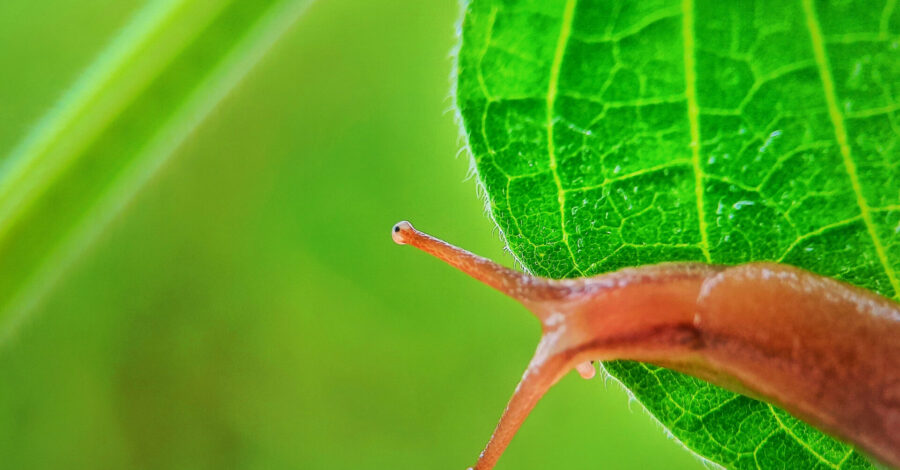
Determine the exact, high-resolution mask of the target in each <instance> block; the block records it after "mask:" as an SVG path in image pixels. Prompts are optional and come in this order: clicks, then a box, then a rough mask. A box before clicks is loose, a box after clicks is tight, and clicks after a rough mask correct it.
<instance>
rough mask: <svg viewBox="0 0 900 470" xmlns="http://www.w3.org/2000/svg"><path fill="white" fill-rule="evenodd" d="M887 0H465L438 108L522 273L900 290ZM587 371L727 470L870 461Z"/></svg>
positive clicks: (895, 37)
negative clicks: (450, 96) (448, 100)
mask: <svg viewBox="0 0 900 470" xmlns="http://www.w3.org/2000/svg"><path fill="white" fill-rule="evenodd" d="M895 4H896V2H895V1H893V0H888V1H886V2H885V1H880V2H879V1H869V2H853V3H848V2H844V3H838V2H825V1H819V2H816V3H815V4H813V2H812V0H804V1H791V2H779V1H758V2H728V1H722V0H696V1H691V0H686V1H684V2H680V3H679V2H674V1H641V2H625V1H588V0H580V1H577V0H556V1H537V0H535V1H527V2H526V1H517V2H509V1H499V0H497V1H491V0H474V1H472V2H471V3H470V4H469V5H468V7H467V11H466V14H465V18H464V22H463V26H462V44H461V49H460V53H459V58H458V61H459V62H458V83H457V106H458V108H459V111H460V113H461V115H462V118H463V124H464V127H465V131H466V135H467V137H468V143H469V146H470V149H471V152H472V154H473V156H474V159H475V162H476V167H477V171H478V175H479V179H480V180H481V182H482V183H483V185H484V187H485V189H486V191H487V195H488V198H489V202H490V207H491V211H492V214H493V216H494V218H495V220H496V222H497V224H498V225H499V227H500V229H501V230H502V231H503V233H504V235H505V237H506V240H507V242H508V244H509V247H510V249H511V250H512V252H513V253H514V254H515V255H516V257H517V258H518V259H519V260H520V261H521V262H522V264H524V266H525V267H526V268H528V269H529V270H531V271H532V272H534V273H536V274H540V275H545V276H552V277H573V276H581V275H594V274H598V273H603V272H608V271H612V270H615V269H619V268H622V267H625V266H634V265H642V264H651V263H658V262H662V261H688V260H690V261H708V262H713V263H724V264H733V263H742V262H747V261H751V260H775V261H780V262H784V263H789V264H793V265H797V266H801V267H803V268H806V269H809V270H811V271H815V272H818V273H821V274H824V275H827V276H833V277H835V278H838V279H841V280H844V281H848V282H851V283H854V284H856V285H859V286H863V287H865V288H868V289H872V290H874V291H877V292H879V293H881V294H883V295H885V296H888V297H893V298H897V293H898V292H900V283H898V279H900V153H898V147H897V144H898V141H900V138H898V137H900V101H898V95H900V8H896V5H895ZM606 368H607V370H608V371H609V372H610V373H611V374H612V375H613V376H614V377H616V378H617V379H619V380H620V381H622V382H623V383H624V384H625V385H626V386H627V387H628V388H629V389H630V390H631V391H632V392H633V393H634V395H635V396H636V397H637V398H638V399H639V400H640V401H641V402H642V403H643V404H644V405H645V406H646V407H647V408H648V409H649V410H650V412H651V413H652V414H653V415H654V416H655V417H656V418H657V419H658V420H659V421H660V422H661V423H662V424H663V425H665V426H666V427H667V428H668V429H669V430H670V431H671V432H672V434H673V435H674V436H675V437H676V438H678V439H679V440H680V441H681V442H683V443H684V444H685V445H686V446H687V447H688V448H690V449H692V450H693V451H695V452H697V453H698V454H700V455H702V456H703V457H705V458H707V459H710V460H712V461H715V462H718V463H720V464H722V465H724V466H726V467H729V468H765V469H769V468H841V469H847V468H868V467H869V463H868V462H866V461H865V459H863V458H862V457H861V456H860V455H859V454H858V453H856V452H855V451H853V450H852V449H851V448H850V447H849V446H847V445H844V444H842V443H839V442H837V441H835V440H833V439H831V438H830V437H827V436H825V435H824V434H822V433H821V432H819V431H817V430H815V429H812V428H810V427H809V426H807V425H806V424H804V423H802V422H800V421H798V420H796V419H794V418H792V417H790V416H788V415H787V414H786V413H784V412H782V411H780V410H778V409H775V408H773V407H771V406H769V405H768V404H766V403H762V402H758V401H754V400H751V399H749V398H746V397H743V396H739V395H736V394H733V393H731V392H727V391H724V390H722V389H719V388H716V387H714V386H711V385H709V384H707V383H705V382H702V381H700V380H696V379H693V378H690V377H687V376H684V375H681V374H678V373H675V372H672V371H669V370H665V369H659V368H655V367H651V366H647V365H643V364H637V363H632V362H613V363H608V364H606Z"/></svg>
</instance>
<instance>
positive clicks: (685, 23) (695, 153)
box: [681, 0, 712, 262]
mask: <svg viewBox="0 0 900 470" xmlns="http://www.w3.org/2000/svg"><path fill="white" fill-rule="evenodd" d="M681 29H682V36H683V42H684V87H685V90H684V93H685V95H686V96H687V115H688V122H689V123H690V128H691V163H692V166H693V168H694V195H695V197H696V199H697V221H698V223H699V225H700V249H701V250H703V256H705V257H706V261H707V262H710V261H712V258H711V257H710V256H709V234H708V233H707V229H706V215H705V213H704V210H703V168H701V167H700V106H699V105H698V104H697V73H696V65H695V58H694V2H693V0H682V2H681Z"/></svg>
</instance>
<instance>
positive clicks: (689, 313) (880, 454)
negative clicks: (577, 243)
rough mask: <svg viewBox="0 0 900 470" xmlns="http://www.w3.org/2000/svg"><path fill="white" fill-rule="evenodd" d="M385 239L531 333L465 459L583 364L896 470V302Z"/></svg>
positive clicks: (745, 268) (794, 275) (495, 445)
mask: <svg viewBox="0 0 900 470" xmlns="http://www.w3.org/2000/svg"><path fill="white" fill-rule="evenodd" d="M391 235H392V237H393V239H394V241H395V242H397V243H399V244H401V245H407V244H408V245H412V246H415V247H416V248H419V249H421V250H423V251H425V252H427V253H430V254H431V255H433V256H435V257H437V258H439V259H441V260H443V261H445V262H446V263H448V264H450V265H451V266H454V267H456V268H457V269H459V270H461V271H463V272H465V273H466V274H468V275H470V276H472V277H473V278H475V279H478V280H479V281H481V282H483V283H485V284H487V285H489V286H491V287H493V288H494V289H497V290H499V291H500V292H503V293H504V294H506V295H508V296H510V297H512V298H514V299H516V300H518V301H519V302H520V303H522V304H523V305H524V306H525V307H527V308H528V309H529V310H530V311H531V312H533V313H534V315H535V316H536V317H537V318H538V319H539V320H540V322H541V327H542V331H543V334H542V336H541V340H540V342H539V343H538V347H537V350H536V351H535V354H534V357H533V358H532V359H531V362H530V363H529V364H528V367H527V368H526V369H525V372H524V374H523V375H522V379H521V381H520V382H519V385H518V386H517V387H516V389H515V392H514V393H513V396H512V398H511V399H510V401H509V405H508V406H507V408H506V410H505V411H504V413H503V415H502V416H501V418H500V422H499V423H498V425H497V428H496V429H495V431H494V433H493V435H492V436H491V438H490V440H489V441H488V444H487V446H486V447H485V449H484V451H483V452H482V453H481V455H480V457H479V458H478V462H477V463H476V464H475V466H474V467H472V468H473V469H474V470H489V469H491V468H493V467H494V465H495V464H496V462H497V460H498V459H499V458H500V456H501V454H502V453H503V451H504V450H505V449H506V447H507V445H508V444H509V442H510V441H511V440H512V438H513V436H514V435H515V433H516V431H517V430H518V429H519V427H520V426H521V425H522V423H523V422H524V421H525V419H526V417H527V416H528V414H529V413H530V412H531V410H532V409H533V408H534V406H535V405H536V404H537V402H538V401H539V400H540V398H541V397H542V396H543V395H544V393H546V392H547V390H548V389H549V388H550V387H552V386H553V384H555V383H556V382H557V381H558V380H559V379H560V378H561V377H562V376H563V375H565V374H566V373H567V372H568V371H569V370H572V369H573V368H574V369H576V370H577V371H578V372H579V374H581V376H582V377H584V378H591V377H592V376H593V375H594V373H595V369H594V367H593V365H592V363H591V361H593V360H612V359H627V360H636V361H643V362H648V363H652V364H656V365H660V366H664V367H668V368H671V369H674V370H678V371H681V372H684V373H687V374H691V375H694V376H696V377H699V378H701V379H705V380H707V381H710V382H712V383H714V384H717V385H719V386H722V387H725V388H728V389H730V390H732V391H736V392H738V393H743V394H745V395H749V396H752V397H758V398H761V399H765V400H767V401H769V402H771V403H774V404H776V405H778V406H780V407H782V408H784V409H786V410H787V411H789V412H791V413H792V414H794V415H795V416H797V417H799V418H801V419H804V420H806V421H807V422H809V423H811V424H813V425H814V426H817V427H819V428H820V429H822V430H824V431H826V432H829V433H831V434H832V435H834V436H836V437H838V438H840V439H843V440H845V441H849V442H852V443H853V444H855V445H856V446H858V447H860V448H861V449H863V450H864V451H866V452H867V453H869V454H871V455H873V456H875V457H876V458H878V459H879V460H882V461H884V462H886V463H888V464H890V465H894V466H898V467H900V305H898V304H896V303H894V302H893V301H891V300H889V299H886V298H884V297H881V296H879V295H877V294H874V293H872V292H870V291H866V290H863V289H859V288H856V287H853V286H850V285H848V284H844V283H840V282H837V281H834V280H832V279H828V278H825V277H822V276H818V275H815V274H813V273H810V272H807V271H803V270H801V269H797V268H794V267H791V266H787V265H780V264H776V263H748V264H744V265H739V266H733V267H725V266H715V265H708V264H703V263H664V264H659V265H653V266H642V267H639V268H630V269H623V270H620V271H617V272H613V273H608V274H602V275H598V276H594V277H588V278H581V279H567V280H552V279H546V278H541V277H535V276H530V275H528V274H525V273H521V272H518V271H515V270H512V269H509V268H506V267H503V266H501V265H499V264H497V263H494V262H492V261H490V260H488V259H485V258H482V257H480V256H476V255H474V254H472V253H470V252H468V251H465V250H463V249H460V248H457V247H455V246H453V245H450V244H448V243H446V242H443V241H441V240H439V239H437V238H434V237H432V236H430V235H427V234H425V233H422V232H420V231H418V230H416V229H415V228H413V226H412V225H411V224H410V223H409V222H400V223H398V224H396V225H395V226H394V228H393V229H392V232H391Z"/></svg>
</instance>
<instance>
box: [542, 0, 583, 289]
mask: <svg viewBox="0 0 900 470" xmlns="http://www.w3.org/2000/svg"><path fill="white" fill-rule="evenodd" d="M576 3H577V0H567V1H566V7H565V9H564V10H563V17H562V25H561V26H560V28H559V38H558V39H557V40H556V53H555V54H554V55H553V64H552V65H551V66H550V81H549V83H548V85H547V154H548V155H549V157H550V172H551V173H552V174H553V181H554V182H555V183H556V199H557V202H559V223H560V230H561V231H562V240H563V244H564V245H566V249H567V250H568V251H569V257H571V258H572V266H573V267H574V268H575V271H578V272H579V273H580V272H581V270H580V268H579V267H578V261H576V260H575V253H574V252H573V251H572V245H571V244H570V243H569V233H568V232H566V193H565V191H563V186H562V180H561V179H560V178H559V171H558V170H557V169H556V166H557V163H556V146H555V144H554V142H553V124H554V123H553V121H554V119H553V116H554V113H555V106H556V91H557V88H558V86H559V71H560V69H561V68H562V60H563V56H564V55H565V54H566V46H567V45H568V44H569V36H570V35H571V34H572V19H573V18H574V17H575V4H576ZM582 275H583V273H582Z"/></svg>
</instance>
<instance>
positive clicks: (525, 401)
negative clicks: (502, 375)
mask: <svg viewBox="0 0 900 470" xmlns="http://www.w3.org/2000/svg"><path fill="white" fill-rule="evenodd" d="M559 333H562V331H559ZM557 338H558V335H556V336H554V333H550V334H549V335H548V334H545V335H544V337H543V338H542V339H541V342H540V343H539V344H538V349H537V351H536V352H535V353H534V357H533V358H532V359H531V362H530V363H529V364H528V368H527V369H525V373H524V374H523V375H522V380H521V381H520V382H519V385H517V386H516V390H515V392H514V393H513V396H512V398H510V400H509V404H507V405H506V409H505V410H504V411H503V415H502V416H501V417H500V422H499V423H497V427H496V428H495V429H494V433H493V434H492V435H491V438H490V440H489V441H488V443H487V446H485V448H484V451H482V452H481V455H479V456H478V462H477V463H476V464H475V466H474V467H470V470H490V469H492V468H494V465H495V464H496V463H497V460H498V459H499V458H500V455H501V454H503V451H504V450H506V446H508V445H509V443H510V441H511V440H512V438H513V436H514V435H515V434H516V431H518V430H519V428H520V427H521V426H522V423H524V422H525V418H527V417H528V414H529V413H531V410H532V409H533V408H534V405H536V404H537V402H538V401H539V400H540V399H541V397H543V396H544V393H546V392H547V390H549V389H550V387H552V386H553V385H554V384H555V383H556V382H558V381H559V379H560V378H562V376H563V375H565V374H566V372H568V371H569V370H570V369H571V368H572V365H571V364H570V363H569V361H567V360H566V357H565V355H564V354H560V353H559V351H557V350H556V341H557Z"/></svg>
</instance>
